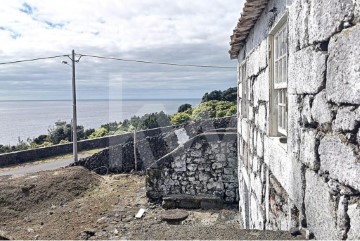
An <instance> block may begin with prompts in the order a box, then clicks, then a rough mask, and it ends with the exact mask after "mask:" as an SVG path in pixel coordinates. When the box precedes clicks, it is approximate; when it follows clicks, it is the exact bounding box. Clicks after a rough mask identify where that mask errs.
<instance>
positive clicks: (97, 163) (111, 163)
mask: <svg viewBox="0 0 360 241" xmlns="http://www.w3.org/2000/svg"><path fill="white" fill-rule="evenodd" d="M177 146H178V138H177V135H176V134H175V132H167V133H160V134H159V135H157V136H151V137H146V138H143V139H141V140H140V141H137V142H136V157H137V158H136V159H137V160H136V162H137V167H135V155H134V139H133V137H131V138H129V140H128V141H127V142H126V143H123V144H120V145H116V146H111V147H109V148H106V149H104V150H103V151H100V152H98V153H96V154H94V155H93V156H90V157H87V158H82V159H80V160H79V162H77V163H75V164H73V165H80V166H84V167H86V168H88V169H90V170H93V171H95V172H97V173H98V174H107V173H123V172H130V171H132V170H136V171H140V170H145V169H146V168H147V167H149V166H150V165H151V164H152V163H153V162H154V161H155V160H157V159H159V158H161V157H162V156H164V155H166V154H167V153H169V152H170V151H172V150H174V149H175V148H176V147H177Z"/></svg>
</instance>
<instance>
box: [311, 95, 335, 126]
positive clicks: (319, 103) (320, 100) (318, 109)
mask: <svg viewBox="0 0 360 241" xmlns="http://www.w3.org/2000/svg"><path fill="white" fill-rule="evenodd" d="M311 116H312V118H313V120H314V121H316V122H318V123H319V124H324V123H331V121H332V113H331V110H330V106H329V104H328V103H327V100H326V92H325V90H323V91H321V92H320V93H319V94H317V95H316V96H315V98H314V101H313V106H312V108H311Z"/></svg>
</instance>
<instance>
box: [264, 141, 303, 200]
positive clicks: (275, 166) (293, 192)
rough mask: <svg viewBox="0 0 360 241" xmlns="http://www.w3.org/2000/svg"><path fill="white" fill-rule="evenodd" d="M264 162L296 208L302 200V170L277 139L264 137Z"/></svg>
mask: <svg viewBox="0 0 360 241" xmlns="http://www.w3.org/2000/svg"><path fill="white" fill-rule="evenodd" d="M264 140H265V142H264V143H265V145H264V150H265V153H264V162H265V164H266V165H267V166H268V167H269V168H270V171H271V173H272V174H273V175H274V176H275V178H276V179H277V181H278V182H279V183H280V185H281V186H282V187H283V188H284V189H285V190H286V192H287V193H288V195H289V197H290V198H291V200H293V201H294V203H295V205H296V206H297V207H301V205H302V200H303V192H302V190H303V168H302V164H301V163H300V162H299V161H297V159H296V158H291V156H292V155H290V153H288V152H287V151H286V150H285V149H284V147H283V144H280V142H279V139H278V138H269V137H264Z"/></svg>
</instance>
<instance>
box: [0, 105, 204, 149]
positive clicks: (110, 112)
mask: <svg viewBox="0 0 360 241" xmlns="http://www.w3.org/2000/svg"><path fill="white" fill-rule="evenodd" d="M184 103H189V104H191V105H192V106H196V105H198V104H199V103H200V100H199V99H176V100H175V99H173V100H171V99H169V100H78V101H77V116H78V125H82V126H84V127H85V129H87V128H95V129H97V128H99V127H100V125H102V124H105V123H108V122H112V121H122V120H124V119H129V118H130V117H132V116H134V115H137V116H142V115H144V114H148V113H153V112H159V111H164V112H165V113H166V114H173V113H176V112H177V109H178V107H179V106H180V105H181V104H184ZM71 119H72V102H71V101H65V100H63V101H59V100H52V101H48V100H46V101H34V100H31V101H0V130H1V131H0V144H1V145H8V144H10V145H14V144H17V143H18V140H19V138H20V139H21V140H27V138H34V137H37V136H39V135H41V134H47V133H48V129H49V128H51V127H53V126H54V123H55V122H56V121H59V120H61V121H67V122H68V123H70V122H71Z"/></svg>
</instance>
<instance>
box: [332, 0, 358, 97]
mask: <svg viewBox="0 0 360 241" xmlns="http://www.w3.org/2000/svg"><path fill="white" fill-rule="evenodd" d="M346 2H348V1H346ZM334 4H335V5H342V4H339V3H338V2H334ZM359 39H360V24H357V25H355V26H354V27H351V28H348V29H345V30H343V31H342V32H341V33H339V34H336V35H335V36H334V37H332V38H331V40H330V43H329V53H330V55H329V59H328V68H327V82H326V90H327V98H328V100H331V101H333V102H335V103H349V104H360V81H359V79H360V61H359V53H360V41H359Z"/></svg>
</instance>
